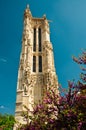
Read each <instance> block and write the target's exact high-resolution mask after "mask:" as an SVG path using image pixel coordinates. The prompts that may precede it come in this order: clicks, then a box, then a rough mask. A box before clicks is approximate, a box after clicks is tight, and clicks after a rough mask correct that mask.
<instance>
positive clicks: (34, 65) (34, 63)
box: [33, 56, 36, 72]
mask: <svg viewBox="0 0 86 130" xmlns="http://www.w3.org/2000/svg"><path fill="white" fill-rule="evenodd" d="M33 72H36V56H33Z"/></svg>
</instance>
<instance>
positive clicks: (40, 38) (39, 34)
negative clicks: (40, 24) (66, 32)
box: [38, 28, 42, 51]
mask: <svg viewBox="0 0 86 130" xmlns="http://www.w3.org/2000/svg"><path fill="white" fill-rule="evenodd" d="M41 40H42V36H41V28H39V29H38V46H39V51H41V50H42V45H41Z"/></svg>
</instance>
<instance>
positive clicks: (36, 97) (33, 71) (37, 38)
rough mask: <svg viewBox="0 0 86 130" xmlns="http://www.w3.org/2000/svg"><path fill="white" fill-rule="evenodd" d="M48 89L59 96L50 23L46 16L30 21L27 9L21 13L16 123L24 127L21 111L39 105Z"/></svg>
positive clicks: (30, 15)
mask: <svg viewBox="0 0 86 130" xmlns="http://www.w3.org/2000/svg"><path fill="white" fill-rule="evenodd" d="M48 86H50V87H53V88H56V91H57V93H58V80H57V76H56V71H55V67H54V57H53V47H52V43H51V42H50V31H49V21H48V20H47V18H46V16H45V15H44V16H43V17H42V18H34V17H32V14H31V12H30V9H29V7H28V6H27V8H26V9H25V12H24V30H23V37H22V51H21V55H20V64H19V71H18V82H17V97H16V110H15V118H16V120H18V121H19V122H20V123H25V121H24V120H23V117H22V116H21V113H22V111H25V108H24V106H23V105H26V106H27V107H28V108H29V109H30V110H32V109H33V106H34V103H38V102H39V101H42V98H43V95H44V89H45V88H46V90H47V87H48Z"/></svg>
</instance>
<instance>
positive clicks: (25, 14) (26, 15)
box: [24, 4, 32, 17]
mask: <svg viewBox="0 0 86 130" xmlns="http://www.w3.org/2000/svg"><path fill="white" fill-rule="evenodd" d="M24 16H25V17H28V16H29V17H32V14H31V11H30V8H29V4H27V6H26V9H25V12H24Z"/></svg>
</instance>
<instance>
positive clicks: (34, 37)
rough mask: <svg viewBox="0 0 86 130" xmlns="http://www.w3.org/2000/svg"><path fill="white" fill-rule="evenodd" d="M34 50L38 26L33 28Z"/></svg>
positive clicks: (34, 49)
mask: <svg viewBox="0 0 86 130" xmlns="http://www.w3.org/2000/svg"><path fill="white" fill-rule="evenodd" d="M33 51H36V28H34V29H33Z"/></svg>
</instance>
